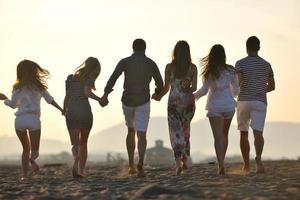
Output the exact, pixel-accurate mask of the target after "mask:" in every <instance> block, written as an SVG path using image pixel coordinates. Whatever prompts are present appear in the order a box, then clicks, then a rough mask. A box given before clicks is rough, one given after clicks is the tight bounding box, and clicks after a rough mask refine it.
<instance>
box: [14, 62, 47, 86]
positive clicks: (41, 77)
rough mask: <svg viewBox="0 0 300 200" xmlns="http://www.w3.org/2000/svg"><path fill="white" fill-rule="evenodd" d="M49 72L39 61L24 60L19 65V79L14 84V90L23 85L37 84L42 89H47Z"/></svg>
mask: <svg viewBox="0 0 300 200" xmlns="http://www.w3.org/2000/svg"><path fill="white" fill-rule="evenodd" d="M49 75H50V74H49V72H48V71H47V70H46V69H43V68H41V67H40V66H39V65H38V64H37V63H35V62H33V61H31V60H22V61H21V62H20V63H19V64H18V66H17V80H16V82H15V84H14V86H13V90H16V89H19V88H21V87H23V86H29V87H32V86H36V87H37V88H38V89H40V90H45V89H47V88H48V87H47V82H46V80H45V79H46V78H47V77H49Z"/></svg>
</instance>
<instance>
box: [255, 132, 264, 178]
mask: <svg viewBox="0 0 300 200" xmlns="http://www.w3.org/2000/svg"><path fill="white" fill-rule="evenodd" d="M253 134H254V146H255V152H256V157H255V161H256V173H264V171H265V170H264V166H263V164H262V162H261V154H262V152H263V148H264V137H263V133H262V132H261V131H258V130H253Z"/></svg>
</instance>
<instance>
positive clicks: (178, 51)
mask: <svg viewBox="0 0 300 200" xmlns="http://www.w3.org/2000/svg"><path fill="white" fill-rule="evenodd" d="M191 64H192V59H191V53H190V46H189V44H188V43H187V42H186V41H184V40H180V41H178V42H177V43H176V45H175V47H174V50H173V56H172V65H173V66H174V68H175V69H174V76H175V77H176V78H183V77H185V76H186V75H187V73H188V71H189V69H190V67H191Z"/></svg>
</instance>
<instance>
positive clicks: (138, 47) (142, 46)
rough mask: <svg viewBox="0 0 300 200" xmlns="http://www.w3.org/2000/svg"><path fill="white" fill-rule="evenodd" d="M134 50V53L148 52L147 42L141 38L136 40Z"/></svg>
mask: <svg viewBox="0 0 300 200" xmlns="http://www.w3.org/2000/svg"><path fill="white" fill-rule="evenodd" d="M132 49H133V51H134V52H137V51H139V52H145V50H146V42H145V40H143V39H141V38H138V39H135V40H134V41H133V43H132Z"/></svg>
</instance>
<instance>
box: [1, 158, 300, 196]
mask: <svg viewBox="0 0 300 200" xmlns="http://www.w3.org/2000/svg"><path fill="white" fill-rule="evenodd" d="M241 167H242V165H241V163H232V164H227V168H226V169H227V175H225V176H218V175H216V168H217V166H216V165H215V164H214V165H210V164H195V165H193V166H191V167H190V168H189V170H188V171H186V172H184V173H183V174H182V175H181V176H175V175H174V169H173V168H172V167H163V166H161V167H146V168H145V172H146V177H144V178H138V177H136V176H128V175H127V168H126V166H103V165H96V164H89V165H88V166H87V173H86V175H87V178H85V179H73V178H72V176H71V168H70V167H69V166H67V165H62V166H42V167H41V170H40V172H39V173H38V174H36V175H33V176H32V177H31V178H29V179H28V180H25V181H20V166H17V165H0V199H1V200H4V199H23V200H24V199H94V200H96V199H120V200H121V199H300V161H299V160H298V161H284V160H282V161H268V162H265V168H266V170H267V172H266V173H264V174H256V173H255V171H254V170H255V166H254V163H251V172H250V174H249V175H246V176H245V175H242V173H241Z"/></svg>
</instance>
